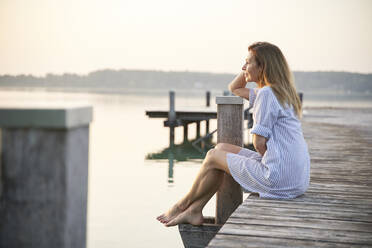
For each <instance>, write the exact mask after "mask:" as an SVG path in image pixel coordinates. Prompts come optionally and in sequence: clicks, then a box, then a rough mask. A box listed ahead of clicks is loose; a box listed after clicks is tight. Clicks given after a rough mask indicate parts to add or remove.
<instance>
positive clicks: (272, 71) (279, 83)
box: [248, 42, 302, 118]
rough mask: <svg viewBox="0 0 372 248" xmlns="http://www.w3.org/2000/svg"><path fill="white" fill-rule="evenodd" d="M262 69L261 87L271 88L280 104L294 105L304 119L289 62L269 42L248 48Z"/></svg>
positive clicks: (260, 76) (257, 43)
mask: <svg viewBox="0 0 372 248" xmlns="http://www.w3.org/2000/svg"><path fill="white" fill-rule="evenodd" d="M248 51H250V52H251V53H252V54H253V56H254V57H255V59H256V63H257V65H258V66H260V67H261V68H262V74H261V75H259V82H258V85H259V87H263V86H266V85H267V86H270V87H271V88H272V90H273V92H274V94H275V96H276V97H277V99H278V101H279V102H280V104H281V105H282V106H283V107H284V106H285V104H288V106H290V105H292V106H293V109H294V111H295V113H296V115H297V116H298V117H299V118H301V117H302V106H301V101H300V98H299V96H298V94H297V91H296V87H295V84H294V79H293V75H292V73H291V71H290V69H289V66H288V63H287V60H286V59H285V57H284V55H283V53H282V51H280V49H279V48H278V47H277V46H275V45H273V44H270V43H268V42H256V43H253V44H252V45H250V46H249V47H248Z"/></svg>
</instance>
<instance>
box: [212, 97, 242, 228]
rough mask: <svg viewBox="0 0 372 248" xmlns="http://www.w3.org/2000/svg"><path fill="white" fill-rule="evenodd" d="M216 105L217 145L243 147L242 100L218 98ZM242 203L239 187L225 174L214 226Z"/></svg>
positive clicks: (217, 203) (222, 221) (220, 222)
mask: <svg viewBox="0 0 372 248" xmlns="http://www.w3.org/2000/svg"><path fill="white" fill-rule="evenodd" d="M216 103H217V143H229V144H233V145H237V146H240V147H241V146H243V120H244V118H243V99H242V98H240V97H238V96H219V97H217V98H216ZM242 202H243V192H242V190H241V187H240V185H239V184H238V183H237V182H235V181H234V179H233V178H232V177H231V176H230V175H228V174H226V173H225V175H224V179H223V183H222V185H221V187H220V189H219V190H218V192H217V200H216V224H223V223H225V222H226V220H227V219H228V218H229V217H230V215H231V214H232V213H233V212H234V210H235V209H236V208H237V207H238V206H239V205H240V204H241V203H242Z"/></svg>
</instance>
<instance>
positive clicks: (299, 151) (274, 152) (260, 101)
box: [227, 86, 310, 199]
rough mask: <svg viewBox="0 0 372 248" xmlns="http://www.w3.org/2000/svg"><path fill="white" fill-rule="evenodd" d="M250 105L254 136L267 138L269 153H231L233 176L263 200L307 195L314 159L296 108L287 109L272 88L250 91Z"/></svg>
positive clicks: (228, 157) (230, 165)
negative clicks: (311, 156) (309, 150)
mask: <svg viewBox="0 0 372 248" xmlns="http://www.w3.org/2000/svg"><path fill="white" fill-rule="evenodd" d="M256 92H257V93H256ZM249 105H250V106H253V127H252V130H251V133H252V134H258V135H261V136H264V137H266V138H267V143H266V146H267V150H266V152H265V154H264V155H263V156H261V155H260V154H259V153H258V152H254V151H251V150H248V149H245V148H242V149H241V150H240V152H239V153H238V154H234V153H228V154H227V163H228V166H229V169H230V172H231V175H232V176H233V178H234V179H235V180H236V181H237V182H238V183H239V184H240V185H241V186H242V187H243V188H245V189H246V190H247V191H249V192H256V193H258V194H259V195H260V197H264V198H277V199H278V198H281V199H287V198H294V197H296V196H299V195H301V194H303V193H304V192H305V191H306V189H307V188H308V186H309V181H310V156H309V152H308V147H307V144H306V142H305V140H304V137H303V133H302V128H301V122H300V121H299V119H298V118H297V116H296V115H295V112H294V109H293V106H290V107H289V106H288V105H286V107H285V108H284V107H283V106H282V105H281V104H280V103H279V101H278V100H277V98H276V96H275V94H274V92H273V91H272V89H271V87H270V86H265V87H263V88H261V89H258V88H255V89H250V94H249Z"/></svg>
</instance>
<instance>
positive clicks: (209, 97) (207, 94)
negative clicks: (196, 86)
mask: <svg viewBox="0 0 372 248" xmlns="http://www.w3.org/2000/svg"><path fill="white" fill-rule="evenodd" d="M206 99H207V107H209V106H210V105H211V103H210V102H211V92H210V91H207V93H206Z"/></svg>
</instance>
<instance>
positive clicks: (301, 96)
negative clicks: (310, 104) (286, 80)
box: [298, 92, 304, 104]
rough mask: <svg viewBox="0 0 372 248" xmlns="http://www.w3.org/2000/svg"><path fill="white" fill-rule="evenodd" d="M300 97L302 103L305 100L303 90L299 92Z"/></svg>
mask: <svg viewBox="0 0 372 248" xmlns="http://www.w3.org/2000/svg"><path fill="white" fill-rule="evenodd" d="M298 97H299V98H300V101H301V104H302V100H303V97H304V94H303V93H302V92H299V93H298Z"/></svg>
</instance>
